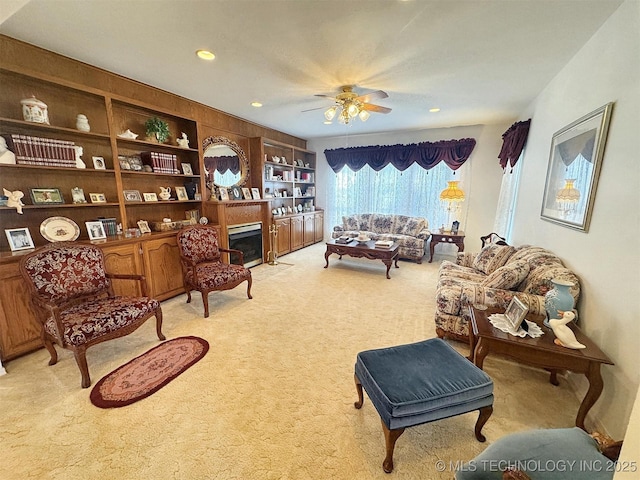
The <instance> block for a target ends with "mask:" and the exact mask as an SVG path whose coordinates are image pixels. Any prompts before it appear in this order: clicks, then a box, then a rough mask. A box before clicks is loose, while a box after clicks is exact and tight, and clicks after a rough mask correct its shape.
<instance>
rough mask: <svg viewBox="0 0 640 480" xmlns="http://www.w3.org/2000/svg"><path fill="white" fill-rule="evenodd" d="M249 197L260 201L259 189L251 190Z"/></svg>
mask: <svg viewBox="0 0 640 480" xmlns="http://www.w3.org/2000/svg"><path fill="white" fill-rule="evenodd" d="M251 196H252V197H253V199H254V200H260V189H259V188H252V189H251Z"/></svg>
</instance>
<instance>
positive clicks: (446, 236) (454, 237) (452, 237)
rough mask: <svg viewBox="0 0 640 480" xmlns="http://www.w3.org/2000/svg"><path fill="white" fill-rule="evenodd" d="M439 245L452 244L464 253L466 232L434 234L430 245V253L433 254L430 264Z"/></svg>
mask: <svg viewBox="0 0 640 480" xmlns="http://www.w3.org/2000/svg"><path fill="white" fill-rule="evenodd" d="M438 243H452V244H454V245H456V246H457V247H458V251H459V252H464V232H458V233H432V234H431V242H430V243H429V251H430V252H431V258H429V263H431V261H432V260H433V249H434V248H435V246H436V245H437V244H438Z"/></svg>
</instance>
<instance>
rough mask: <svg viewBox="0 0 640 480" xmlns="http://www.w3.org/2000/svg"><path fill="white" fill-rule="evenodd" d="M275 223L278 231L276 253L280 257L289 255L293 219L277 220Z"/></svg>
mask: <svg viewBox="0 0 640 480" xmlns="http://www.w3.org/2000/svg"><path fill="white" fill-rule="evenodd" d="M274 223H275V225H276V227H277V229H278V236H277V237H276V243H277V245H276V251H277V252H278V255H284V254H285V253H289V252H290V251H291V219H289V218H281V219H278V220H275V222H274Z"/></svg>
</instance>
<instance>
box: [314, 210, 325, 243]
mask: <svg viewBox="0 0 640 480" xmlns="http://www.w3.org/2000/svg"><path fill="white" fill-rule="evenodd" d="M323 238H324V213H321V212H316V218H315V241H316V242H321V241H322V240H323Z"/></svg>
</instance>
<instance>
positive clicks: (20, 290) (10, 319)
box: [0, 262, 42, 361]
mask: <svg viewBox="0 0 640 480" xmlns="http://www.w3.org/2000/svg"><path fill="white" fill-rule="evenodd" d="M0 284H2V288H0V359H1V360H3V361H4V360H9V359H11V358H15V357H17V356H19V355H22V354H24V353H27V352H31V351H33V350H37V349H38V348H40V347H42V340H41V338H40V332H41V327H40V322H38V320H36V317H35V315H34V313H33V310H32V309H31V300H30V297H29V290H28V289H27V288H26V285H25V284H24V280H23V279H22V275H21V274H20V268H19V266H18V263H17V262H15V263H10V264H6V265H0Z"/></svg>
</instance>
